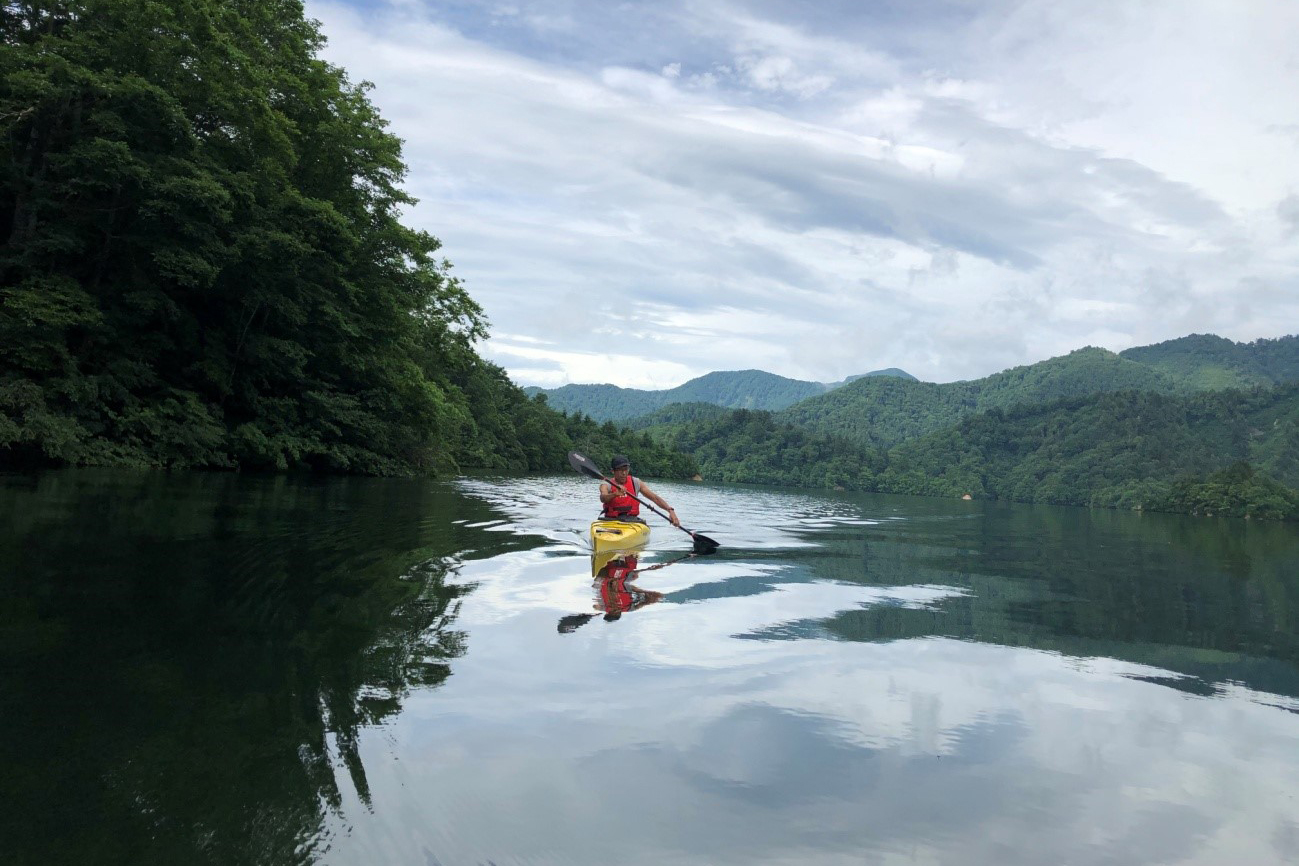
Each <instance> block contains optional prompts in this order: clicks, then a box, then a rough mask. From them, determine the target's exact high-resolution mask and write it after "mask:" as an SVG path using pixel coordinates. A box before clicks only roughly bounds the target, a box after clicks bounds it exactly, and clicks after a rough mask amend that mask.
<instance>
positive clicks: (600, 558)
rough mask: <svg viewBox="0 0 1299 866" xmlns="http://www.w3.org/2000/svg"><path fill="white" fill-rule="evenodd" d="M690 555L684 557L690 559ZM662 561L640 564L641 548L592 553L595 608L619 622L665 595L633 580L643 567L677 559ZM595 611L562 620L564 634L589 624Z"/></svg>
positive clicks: (561, 630)
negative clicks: (625, 616) (624, 615)
mask: <svg viewBox="0 0 1299 866" xmlns="http://www.w3.org/2000/svg"><path fill="white" fill-rule="evenodd" d="M688 558H689V557H681V559H688ZM680 561H681V560H680V559H674V560H671V561H670V562H662V563H659V564H658V565H652V566H650V567H649V568H644V569H642V568H640V552H639V551H628V550H618V551H609V552H605V553H599V554H596V555H595V556H593V557H591V571H592V572H593V573H594V574H595V579H594V581H593V582H592V588H593V590H594V593H595V600H594V605H593V606H594V608H595V609H596V610H597V611H600V612H602V613H603V614H604V621H605V622H615V621H616V620H618V619H621V618H622V615H623V614H624V613H630V612H631V611H633V610H639V609H640V608H642V607H644V606H645V605H647V604H654V603H655V602H656V601H658V600H659V599H661V598H663V593H661V592H655V591H653V590H650V589H643V588H642V587H639V586H637V585H636V584H634V583H632V580H633V578H635V577H636V575H638V574H640V573H641V572H643V571H653V570H655V569H658V568H662V567H663V566H665V565H671V564H672V563H673V562H680ZM595 616H596V615H595V614H593V613H574V614H569V615H568V616H565V617H561V618H560V620H559V632H560V634H569V633H570V632H573V631H575V630H576V629H577V628H578V626H582V625H586V624H587V623H588V622H590V621H591V620H592V619H594V618H595Z"/></svg>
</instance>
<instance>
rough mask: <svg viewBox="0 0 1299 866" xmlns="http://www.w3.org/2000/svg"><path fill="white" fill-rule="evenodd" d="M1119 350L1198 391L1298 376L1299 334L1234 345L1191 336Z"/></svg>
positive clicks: (1219, 339)
mask: <svg viewBox="0 0 1299 866" xmlns="http://www.w3.org/2000/svg"><path fill="white" fill-rule="evenodd" d="M1119 354H1120V355H1122V356H1123V357H1124V358H1127V359H1128V360H1131V361H1137V362H1139V363H1142V364H1146V365H1148V366H1150V367H1153V368H1154V369H1156V370H1159V371H1160V372H1161V373H1164V374H1165V375H1167V376H1168V377H1169V378H1171V379H1173V380H1174V381H1176V382H1178V383H1179V384H1181V385H1183V386H1184V387H1187V388H1191V389H1195V390H1212V389H1222V388H1248V387H1251V386H1254V385H1276V384H1280V383H1282V382H1291V381H1294V380H1295V379H1299V336H1290V337H1281V338H1280V339H1276V340H1255V341H1254V342H1252V343H1233V342H1232V341H1231V340H1225V339H1223V338H1222V337H1218V336H1215V335H1213V334H1191V335H1190V336H1188V337H1181V338H1179V339H1176V340H1168V341H1166V342H1163V343H1156V344H1155V345H1153V346H1138V347H1136V348H1133V349H1126V350H1124V351H1123V352H1120V353H1119Z"/></svg>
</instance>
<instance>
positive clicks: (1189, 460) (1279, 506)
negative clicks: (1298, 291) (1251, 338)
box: [871, 383, 1299, 519]
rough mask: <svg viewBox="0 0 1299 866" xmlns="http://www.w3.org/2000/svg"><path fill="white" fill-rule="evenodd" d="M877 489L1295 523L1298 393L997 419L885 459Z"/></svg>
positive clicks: (1120, 404) (1154, 401)
mask: <svg viewBox="0 0 1299 866" xmlns="http://www.w3.org/2000/svg"><path fill="white" fill-rule="evenodd" d="M871 486H872V487H873V489H876V490H881V491H886V492H894V493H919V494H924V495H938V496H959V495H962V494H964V493H970V494H973V495H974V496H977V497H981V498H994V499H1010V500H1015V501H1019V502H1047V503H1057V504H1066V505H1100V506H1108V507H1122V508H1145V509H1151V510H1170V511H1185V512H1191V513H1213V514H1230V515H1234V516H1253V517H1268V518H1278V517H1287V518H1291V519H1295V518H1299V491H1297V490H1296V488H1299V385H1296V384H1294V383H1291V384H1287V385H1282V386H1278V387H1275V388H1260V389H1253V390H1249V391H1239V390H1231V391H1220V392H1203V393H1198V394H1193V395H1189V396H1187V395H1166V394H1155V393H1150V392H1145V393H1142V392H1136V391H1123V392H1116V393H1110V394H1097V395H1092V396H1089V397H1081V398H1072V399H1066V400H1060V401H1056V402H1053V403H1047V404H1042V405H1026V406H1021V407H1018V408H1016V409H1013V410H1011V411H1006V412H1003V411H1000V410H995V409H994V410H991V411H989V412H985V413H982V414H979V415H976V416H973V417H971V418H967V419H966V420H964V421H962V422H961V423H960V424H958V425H956V426H954V427H952V428H950V429H947V430H944V431H941V432H938V433H934V434H932V435H930V436H927V437H925V438H923V439H919V440H916V441H914V442H907V443H904V444H902V445H899V446H898V447H896V448H894V449H893V450H892V451H890V452H889V454H888V458H887V465H886V467H885V468H884V469H883V470H882V471H880V472H877V473H876V476H875V478H874V480H873V481H872V483H871Z"/></svg>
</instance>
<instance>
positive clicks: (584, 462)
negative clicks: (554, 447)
mask: <svg viewBox="0 0 1299 866" xmlns="http://www.w3.org/2000/svg"><path fill="white" fill-rule="evenodd" d="M568 465H569V466H572V467H573V469H574V470H575V471H577V472H581V473H582V474H583V475H589V476H591V477H592V478H604V473H603V472H601V471H600V467H599V466H596V465H595V461H594V460H592V459H591V458H590V457H587V456H586V455H585V454H578V453H577V452H576V451H570V452H568Z"/></svg>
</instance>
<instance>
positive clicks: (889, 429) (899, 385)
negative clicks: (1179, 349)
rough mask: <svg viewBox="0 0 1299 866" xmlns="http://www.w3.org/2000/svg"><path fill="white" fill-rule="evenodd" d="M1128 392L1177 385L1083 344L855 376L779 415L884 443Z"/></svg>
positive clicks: (1166, 390) (815, 429) (1169, 389)
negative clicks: (962, 377)
mask: <svg viewBox="0 0 1299 866" xmlns="http://www.w3.org/2000/svg"><path fill="white" fill-rule="evenodd" d="M1127 390H1135V391H1154V392H1157V393H1161V394H1172V393H1175V392H1177V391H1178V390H1179V385H1178V382H1177V380H1175V379H1174V378H1173V377H1172V376H1169V375H1167V374H1165V373H1164V372H1162V371H1160V370H1157V369H1155V368H1153V367H1150V366H1147V365H1145V364H1141V363H1138V362H1136V361H1130V360H1127V359H1125V358H1122V357H1120V356H1119V355H1117V354H1115V353H1114V352H1111V351H1109V350H1108V349H1097V348H1095V347H1087V348H1084V349H1076V350H1074V351H1073V352H1070V353H1069V354H1068V355H1061V356H1060V357H1057V358H1049V359H1047V360H1045V361H1039V362H1037V363H1036V364H1029V365H1028V366H1024V367H1014V368H1012V369H1010V370H1005V371H1003V372H1001V373H994V374H993V375H991V376H986V377H984V378H982V379H974V380H970V381H965V382H949V383H946V384H942V385H937V384H934V383H932V382H908V381H904V380H899V379H865V380H858V381H856V382H850V383H849V384H847V385H844V386H843V387H842V388H838V389H836V390H834V391H831V392H829V393H827V394H822V395H819V396H817V397H813V398H811V399H808V400H804V401H802V402H801V403H798V404H796V405H794V406H791V407H790V408H788V409H786V410H784V411H783V412H781V413H780V414H779V420H780V421H783V422H786V423H791V424H795V425H797V426H799V427H802V428H804V429H806V430H807V431H809V432H811V433H818V434H824V435H830V436H842V437H843V438H845V439H848V440H850V441H852V442H855V443H857V444H859V445H870V446H877V447H881V446H882V447H887V446H891V445H894V444H897V443H899V442H903V441H906V440H909V439H915V438H918V437H920V436H924V435H926V434H928V433H932V432H933V431H935V430H941V429H943V428H944V427H950V426H951V425H953V424H956V423H958V422H959V421H961V420H962V419H964V418H967V417H969V416H970V415H974V414H976V413H978V412H983V411H987V410H988V409H1006V408H1009V407H1011V406H1016V405H1021V404H1031V403H1042V402H1046V401H1049V400H1058V399H1061V398H1065V397H1082V396H1086V395H1088V394H1098V393H1107V392H1111V391H1127Z"/></svg>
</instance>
